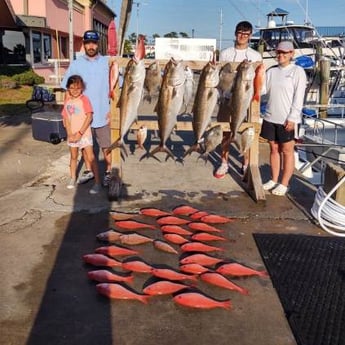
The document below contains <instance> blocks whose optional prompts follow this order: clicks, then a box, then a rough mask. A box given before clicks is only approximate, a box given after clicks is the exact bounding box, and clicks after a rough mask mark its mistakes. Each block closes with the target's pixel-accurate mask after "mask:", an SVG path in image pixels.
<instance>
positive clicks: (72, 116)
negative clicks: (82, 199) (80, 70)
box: [62, 75, 101, 194]
mask: <svg viewBox="0 0 345 345" xmlns="http://www.w3.org/2000/svg"><path fill="white" fill-rule="evenodd" d="M66 87H67V97H66V99H65V103H64V106H63V110H62V117H63V124H64V126H65V128H66V132H67V144H68V146H69V149H70V154H71V158H70V175H71V179H70V181H69V183H68V185H67V188H68V189H73V188H74V187H75V185H76V180H77V164H78V155H79V149H80V150H84V153H85V154H84V159H85V160H87V161H88V162H89V163H90V166H91V168H92V172H93V174H94V176H95V184H94V185H93V187H92V188H91V189H90V191H89V193H90V194H97V193H99V192H100V190H101V185H100V179H99V173H98V165H97V162H96V159H95V155H94V153H93V140H92V133H91V127H90V124H91V122H92V114H93V110H92V106H91V103H90V100H89V98H88V97H87V96H85V95H84V94H83V91H84V89H85V84H84V81H83V79H82V78H81V77H80V76H79V75H72V76H70V77H69V78H68V80H67V85H66Z"/></svg>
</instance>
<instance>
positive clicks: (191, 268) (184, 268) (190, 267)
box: [180, 264, 209, 274]
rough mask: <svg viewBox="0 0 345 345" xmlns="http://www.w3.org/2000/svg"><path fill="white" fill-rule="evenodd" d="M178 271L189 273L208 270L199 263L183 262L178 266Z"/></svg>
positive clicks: (199, 272)
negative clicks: (183, 263)
mask: <svg viewBox="0 0 345 345" xmlns="http://www.w3.org/2000/svg"><path fill="white" fill-rule="evenodd" d="M180 271H181V272H185V273H191V274H201V273H204V272H207V271H209V269H208V268H206V267H204V266H202V265H199V264H185V265H181V266H180Z"/></svg>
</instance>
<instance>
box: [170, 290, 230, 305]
mask: <svg viewBox="0 0 345 345" xmlns="http://www.w3.org/2000/svg"><path fill="white" fill-rule="evenodd" d="M173 300H174V301H175V302H176V303H178V304H181V305H183V306H185V307H191V308H198V309H213V308H224V309H231V301H230V299H227V300H224V301H217V300H215V299H214V298H211V297H208V296H206V295H204V294H202V293H199V292H194V291H187V292H181V293H178V294H177V295H176V296H174V297H173Z"/></svg>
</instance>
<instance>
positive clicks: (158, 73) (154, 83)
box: [144, 61, 162, 103]
mask: <svg viewBox="0 0 345 345" xmlns="http://www.w3.org/2000/svg"><path fill="white" fill-rule="evenodd" d="M161 83H162V70H161V68H160V66H159V63H158V62H157V61H154V62H152V63H151V64H150V65H149V66H148V67H147V68H146V74H145V80H144V89H145V91H146V95H145V96H144V100H146V101H148V102H149V103H151V101H152V96H154V95H155V94H157V95H158V93H159V89H160V87H161Z"/></svg>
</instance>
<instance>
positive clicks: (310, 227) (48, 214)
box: [0, 117, 323, 345]
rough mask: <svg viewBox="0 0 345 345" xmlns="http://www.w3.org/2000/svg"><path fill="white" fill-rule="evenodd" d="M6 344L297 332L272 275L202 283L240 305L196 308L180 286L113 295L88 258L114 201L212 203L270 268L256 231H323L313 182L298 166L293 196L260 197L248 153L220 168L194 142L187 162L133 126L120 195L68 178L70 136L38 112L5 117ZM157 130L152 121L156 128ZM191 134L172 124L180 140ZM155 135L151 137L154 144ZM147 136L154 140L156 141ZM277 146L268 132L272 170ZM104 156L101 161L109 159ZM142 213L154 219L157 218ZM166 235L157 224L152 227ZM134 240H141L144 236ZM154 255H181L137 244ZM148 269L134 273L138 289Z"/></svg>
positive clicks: (151, 343) (234, 248) (261, 341)
mask: <svg viewBox="0 0 345 345" xmlns="http://www.w3.org/2000/svg"><path fill="white" fill-rule="evenodd" d="M0 122H1V127H0V155H1V160H0V167H1V169H0V182H1V183H0V212H1V215H2V217H1V221H0V250H1V253H2V258H1V261H0V271H1V278H2V284H1V286H0V305H1V313H0V344H4V345H5V344H6V345H9V344H15V345H22V344H28V345H43V344H44V345H46V344H49V345H52V344H54V345H55V344H64V345H70V344H78V345H79V344H83V345H86V344H90V345H91V344H92V345H95V344H97V345H98V344H100V345H108V344H109V345H110V344H114V345H115V344H116V345H125V344H126V345H127V344H131V345H134V344H135V345H136V344H137V345H142V344H146V345H156V344H163V345H170V344H174V345H175V344H181V345H182V344H183V345H188V344H190V345H192V344H193V345H195V344H199V345H209V344H217V345H228V344H241V345H252V344H256V345H292V344H295V343H296V342H295V340H294V337H293V334H292V333H291V330H290V328H289V325H288V322H287V320H286V318H285V315H284V312H283V309H282V306H281V304H280V301H279V298H278V296H277V294H276V291H275V289H274V287H273V286H272V283H271V281H270V279H269V278H261V277H252V278H246V279H240V280H238V281H236V282H237V283H238V284H239V285H241V286H243V287H245V288H246V289H248V291H249V295H248V296H244V295H241V294H238V293H236V292H232V291H230V292H229V291H226V290H223V289H221V288H217V287H211V286H206V285H205V284H204V283H198V288H200V289H201V290H203V291H204V292H205V293H207V294H209V295H210V296H212V297H214V298H218V299H227V298H230V299H231V303H232V309H231V310H224V309H212V310H195V309H191V308H186V307H182V306H180V305H177V304H175V303H174V302H173V300H172V298H171V296H161V297H157V296H156V297H153V298H151V299H150V301H149V303H148V304H147V305H145V304H142V303H140V302H138V301H132V300H130V301H119V300H114V301H110V300H108V299H107V298H105V297H103V296H100V295H99V294H98V293H97V292H96V288H95V283H94V282H91V281H89V280H88V278H87V272H88V271H90V270H92V269H94V268H93V267H91V266H90V265H86V264H84V263H83V261H82V256H83V255H84V254H88V253H93V252H94V250H95V248H97V247H98V246H100V245H101V244H100V243H99V242H98V241H97V240H96V235H97V234H98V233H100V232H103V231H106V230H107V229H108V228H109V227H112V226H114V223H113V220H112V219H111V217H110V214H109V211H111V210H116V211H121V212H137V211H138V210H140V208H144V207H156V208H160V209H162V210H166V211H171V210H172V209H173V208H174V207H176V206H178V205H181V204H188V205H191V206H193V207H196V208H198V209H200V210H205V211H207V212H209V213H214V214H219V215H223V216H227V217H232V218H234V222H232V223H229V224H224V225H220V227H221V229H222V230H223V231H224V236H225V237H226V238H227V239H228V241H227V242H226V243H225V244H223V245H222V246H223V248H224V249H225V252H224V253H222V254H219V255H223V257H224V258H227V259H230V258H231V259H235V260H237V261H240V262H242V263H244V264H246V265H248V266H251V267H253V268H255V269H265V267H264V265H263V261H262V259H261V257H260V254H259V252H258V250H257V247H256V245H255V242H254V240H253V236H252V234H253V233H257V232H260V233H293V234H299V233H303V234H314V235H322V234H323V232H322V230H321V229H320V228H319V227H318V226H317V225H315V224H314V222H313V221H312V220H311V218H310V207H311V206H312V203H313V198H314V194H315V188H313V187H312V186H310V185H309V184H308V183H306V182H305V181H304V180H303V178H301V177H300V176H294V179H293V183H292V185H291V188H290V191H289V194H288V196H287V197H277V196H272V195H271V194H270V193H267V195H266V196H267V199H266V201H265V202H260V203H256V202H255V201H254V200H253V199H252V198H251V197H250V196H249V195H248V193H247V192H246V191H245V189H244V185H243V183H242V176H241V174H240V163H239V158H238V157H236V153H234V155H233V156H232V165H231V166H232V167H231V169H230V174H229V175H228V176H227V177H226V178H224V179H222V180H217V179H215V178H214V177H213V170H214V169H215V167H216V166H217V164H218V162H219V155H217V154H215V155H213V156H212V159H211V160H210V161H209V162H208V163H207V164H205V162H204V161H202V160H198V159H197V158H198V155H197V154H194V153H193V154H192V155H191V156H189V157H186V159H185V162H184V164H181V163H175V162H173V161H172V160H167V161H165V160H164V158H165V156H164V155H163V154H162V156H159V157H161V162H158V161H157V160H154V159H146V158H145V159H142V157H143V154H144V152H143V151H142V150H139V149H138V148H137V147H136V146H135V140H134V138H135V134H134V133H132V134H130V135H129V143H128V146H129V148H130V149H131V151H132V154H130V155H129V157H128V158H127V159H126V161H125V162H124V163H123V183H124V185H123V197H122V198H121V199H119V200H118V201H112V202H110V201H109V200H108V198H107V191H106V190H105V189H103V190H102V192H101V193H100V194H98V195H90V194H89V193H88V191H89V189H90V188H91V186H92V182H89V183H87V184H85V185H80V186H78V187H77V188H76V189H75V190H68V189H67V188H66V183H67V181H68V162H69V155H68V149H67V145H66V143H64V142H62V143H60V144H59V145H52V144H50V143H46V142H40V141H36V140H34V139H33V138H32V135H31V123H30V119H29V118H26V117H17V118H12V119H8V118H2V119H0ZM151 134H152V135H153V133H151ZM190 140H191V138H190V136H189V134H188V133H175V134H174V136H173V138H172V141H173V143H174V145H173V149H174V152H176V153H177V154H180V153H181V152H183V149H184V147H185V144H186V143H187V142H189V141H190ZM156 142H157V139H155V138H152V140H151V144H152V145H155V144H156ZM147 145H149V144H147ZM267 162H268V146H267V144H264V143H262V144H260V164H261V166H260V171H261V174H262V176H263V179H265V178H268V171H269V169H268V164H267ZM101 164H102V162H101ZM138 219H139V220H142V221H146V222H149V223H151V224H155V219H154V218H150V219H149V218H147V217H143V216H142V217H141V218H138ZM144 233H145V234H146V235H148V236H153V237H155V238H160V237H161V235H160V233H159V232H155V233H154V234H153V233H152V230H151V232H150V230H146V232H144ZM136 249H137V248H136ZM138 250H139V251H140V256H141V257H143V258H144V259H145V260H147V261H148V262H151V263H155V264H168V265H171V266H173V267H177V264H178V261H177V260H178V258H177V257H176V256H174V255H172V254H166V253H162V252H158V251H157V250H155V249H154V248H153V247H152V245H147V244H146V245H142V246H140V248H138ZM148 278H149V277H148V275H146V274H135V280H134V283H133V285H132V286H133V288H134V289H136V290H137V291H140V290H141V289H142V287H143V285H144V284H145V283H146V282H147V279H148Z"/></svg>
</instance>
